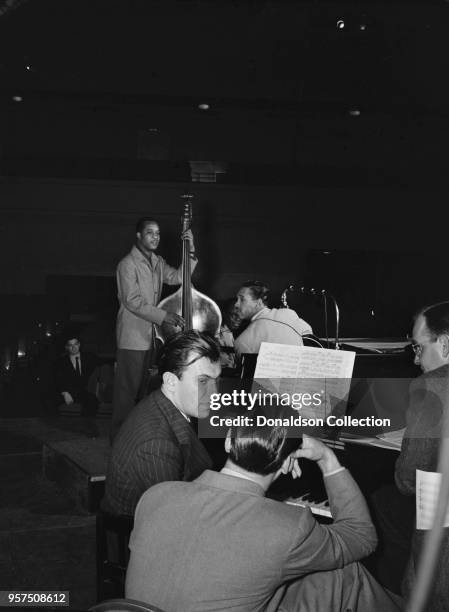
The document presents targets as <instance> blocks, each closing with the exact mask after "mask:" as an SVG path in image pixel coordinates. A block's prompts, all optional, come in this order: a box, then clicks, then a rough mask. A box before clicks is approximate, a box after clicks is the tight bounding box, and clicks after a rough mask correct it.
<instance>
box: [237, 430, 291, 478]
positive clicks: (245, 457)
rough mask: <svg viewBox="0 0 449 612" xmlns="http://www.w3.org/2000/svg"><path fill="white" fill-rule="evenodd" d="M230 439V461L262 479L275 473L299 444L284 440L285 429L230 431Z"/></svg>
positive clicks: (285, 437)
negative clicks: (260, 476)
mask: <svg viewBox="0 0 449 612" xmlns="http://www.w3.org/2000/svg"><path fill="white" fill-rule="evenodd" d="M230 435H231V448H230V451H229V458H230V460H231V461H232V462H233V463H235V465H238V466H239V467H241V468H243V469H244V470H246V471H247V472H254V473H255V474H260V475H262V476H267V475H268V474H274V472H277V470H278V469H279V468H280V467H282V464H283V463H284V461H285V459H286V458H287V457H288V456H289V455H290V453H292V452H293V451H295V450H296V449H297V448H298V447H299V445H300V443H301V440H302V438H289V437H287V428H286V427H268V426H265V427H235V428H234V427H233V428H231V434H230Z"/></svg>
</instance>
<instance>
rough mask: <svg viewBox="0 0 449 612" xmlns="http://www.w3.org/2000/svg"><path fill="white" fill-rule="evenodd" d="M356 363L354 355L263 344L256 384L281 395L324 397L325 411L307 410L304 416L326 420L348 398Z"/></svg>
mask: <svg viewBox="0 0 449 612" xmlns="http://www.w3.org/2000/svg"><path fill="white" fill-rule="evenodd" d="M354 359H355V352H353V351H338V350H335V349H322V348H315V347H310V346H296V345H289V344H277V343H272V342H262V344H261V346H260V351H259V355H258V357H257V363H256V370H255V372H254V381H255V383H256V384H260V385H262V386H263V387H264V388H265V389H268V390H270V391H273V390H275V391H277V392H279V393H289V394H293V393H298V392H308V393H311V394H313V393H320V394H321V395H322V396H324V398H325V401H323V403H322V405H321V407H320V408H319V409H317V408H316V407H314V408H313V409H306V408H303V409H302V414H303V415H304V416H306V413H308V414H307V415H309V413H310V416H314V417H321V418H325V417H326V416H327V415H329V414H330V413H331V412H332V409H333V408H334V407H335V406H336V405H337V404H338V403H339V402H341V401H342V400H346V399H347V397H348V393H349V388H350V383H351V378H352V371H353V368H354ZM340 410H343V407H341V406H340Z"/></svg>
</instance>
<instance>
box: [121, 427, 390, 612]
mask: <svg viewBox="0 0 449 612" xmlns="http://www.w3.org/2000/svg"><path fill="white" fill-rule="evenodd" d="M298 443H299V441H298V439H293V438H287V432H286V429H285V428H282V427H275V428H269V427H264V428H260V427H259V428H255V427H240V428H236V429H234V430H231V432H230V434H229V435H228V438H227V439H226V450H227V451H228V453H229V460H228V461H227V463H226V464H225V467H224V468H223V469H222V470H221V472H220V473H216V472H211V471H209V470H207V471H206V472H204V473H203V474H202V475H201V476H200V477H199V478H197V479H196V480H195V481H194V482H192V483H182V482H171V483H168V482H167V483H163V484H160V485H158V486H156V487H152V488H151V489H150V490H149V491H147V492H146V493H145V494H144V495H143V496H142V498H141V500H140V502H139V504H138V506H137V509H136V515H135V521H134V530H133V532H132V534H131V539H130V550H131V557H130V562H129V565H128V570H127V576H126V591H125V592H126V596H127V597H130V598H132V599H138V600H141V601H147V602H150V603H151V604H153V605H155V606H158V607H161V608H162V609H163V610H164V611H165V612H179V611H180V610H182V611H183V612H194V611H195V612H196V611H197V610H203V611H207V610H210V611H212V610H233V611H234V612H237V611H239V612H249V611H252V612H255V611H262V610H263V611H265V612H273V611H274V610H282V611H293V610H304V611H313V612H318V611H319V612H321V611H332V612H337V611H341V612H347V611H348V610H351V612H355V611H356V610H359V611H360V612H379V610H382V611H383V612H391V611H393V610H399V609H400V607H399V606H400V599H399V598H396V597H395V596H394V595H392V594H390V593H388V592H387V591H385V590H384V589H383V588H382V587H380V585H378V584H377V583H376V581H375V580H374V579H373V578H372V577H371V576H370V574H369V573H368V572H367V571H366V570H364V568H363V567H362V566H360V565H359V564H358V563H355V562H356V561H357V560H359V559H361V558H362V557H364V556H365V555H367V554H368V553H369V552H371V551H372V550H373V549H374V547H375V545H376V533H375V531H374V527H373V525H372V523H371V520H370V517H369V513H368V510H367V506H366V503H365V500H364V498H363V496H362V494H361V492H360V490H359V488H358V486H357V485H356V483H355V481H354V480H353V479H352V477H351V475H350V474H349V472H348V471H347V470H346V469H345V468H343V467H341V466H340V464H339V462H338V460H337V458H336V456H335V454H334V453H333V451H332V450H331V449H329V448H328V447H327V446H325V445H324V444H323V443H321V442H319V441H318V440H315V439H313V438H311V437H308V436H305V435H304V436H303V444H302V448H301V449H298ZM300 457H303V458H306V459H310V460H312V461H316V462H317V463H318V465H319V467H320V468H321V471H322V473H323V476H324V481H325V484H326V489H327V493H328V496H329V502H330V507H331V510H332V514H333V517H334V523H333V524H331V525H321V524H319V523H318V522H316V521H315V519H314V517H313V516H312V514H311V512H310V510H309V509H305V508H300V507H297V506H291V505H288V504H285V503H283V502H279V501H274V500H271V499H267V498H265V491H266V490H267V489H268V487H269V486H270V484H271V483H272V482H273V480H274V479H275V478H276V477H277V476H278V475H279V473H281V472H283V473H288V472H292V473H293V476H299V475H300V473H301V472H300V469H299V466H298V463H297V459H298V458H300Z"/></svg>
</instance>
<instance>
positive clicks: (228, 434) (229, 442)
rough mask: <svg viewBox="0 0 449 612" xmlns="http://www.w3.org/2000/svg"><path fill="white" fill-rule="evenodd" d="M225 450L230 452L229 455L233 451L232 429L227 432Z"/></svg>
mask: <svg viewBox="0 0 449 612" xmlns="http://www.w3.org/2000/svg"><path fill="white" fill-rule="evenodd" d="M225 451H226V452H227V453H228V455H229V453H230V452H231V430H230V429H228V433H227V434H226V440H225Z"/></svg>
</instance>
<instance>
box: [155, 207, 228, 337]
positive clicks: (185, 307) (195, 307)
mask: <svg viewBox="0 0 449 612" xmlns="http://www.w3.org/2000/svg"><path fill="white" fill-rule="evenodd" d="M182 198H183V199H184V200H185V202H184V212H183V216H182V233H183V235H184V234H185V232H186V231H187V230H189V229H190V228H191V225H192V198H193V196H192V195H184V196H182ZM190 249H191V246H190V240H189V239H188V238H183V240H182V282H181V286H180V287H179V289H178V290H177V291H175V293H172V294H171V295H169V296H168V297H166V298H164V299H163V300H162V301H161V302H159V304H158V308H162V309H163V310H166V311H167V312H173V313H176V314H178V315H181V316H182V317H183V319H184V321H185V324H184V331H188V330H191V329H197V330H198V331H201V332H207V333H208V334H210V335H212V336H218V333H219V331H220V327H221V320H222V317H221V312H220V308H219V307H218V305H217V304H216V303H215V302H214V301H213V300H212V299H211V298H210V297H208V296H207V295H204V293H201V292H200V291H198V290H197V289H195V287H194V286H193V285H192V280H191V257H190ZM179 331H180V330H179V327H175V326H169V325H167V324H164V323H163V324H162V325H160V326H159V328H158V330H157V335H158V337H159V338H160V339H161V340H162V341H163V342H165V341H166V340H167V339H168V338H169V337H170V336H172V335H173V334H175V333H177V332H179Z"/></svg>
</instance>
